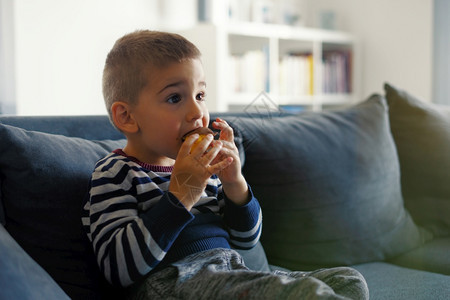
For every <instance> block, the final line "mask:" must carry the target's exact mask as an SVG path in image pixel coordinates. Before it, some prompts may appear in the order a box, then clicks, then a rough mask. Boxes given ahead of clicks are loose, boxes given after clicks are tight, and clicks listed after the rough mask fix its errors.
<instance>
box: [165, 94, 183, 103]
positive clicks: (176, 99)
mask: <svg viewBox="0 0 450 300" xmlns="http://www.w3.org/2000/svg"><path fill="white" fill-rule="evenodd" d="M180 101H181V97H180V95H172V96H170V97H169V98H167V102H169V103H178V102H180Z"/></svg>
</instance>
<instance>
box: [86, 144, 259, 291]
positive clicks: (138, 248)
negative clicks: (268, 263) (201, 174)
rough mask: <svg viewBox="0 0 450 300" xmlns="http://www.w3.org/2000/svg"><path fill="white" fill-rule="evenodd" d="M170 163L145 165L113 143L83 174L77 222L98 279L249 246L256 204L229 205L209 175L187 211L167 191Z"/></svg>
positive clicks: (115, 280)
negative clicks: (87, 182)
mask: <svg viewBox="0 0 450 300" xmlns="http://www.w3.org/2000/svg"><path fill="white" fill-rule="evenodd" d="M171 171H172V167H161V166H154V165H148V164H145V163H142V162H139V161H137V160H136V159H133V158H131V157H126V156H125V155H124V153H123V152H122V151H121V150H116V151H114V152H113V153H111V154H110V155H108V156H107V157H105V158H103V159H102V160H100V161H99V162H98V163H97V165H96V166H95V170H94V172H93V174H92V178H91V187H90V192H89V197H88V199H87V201H86V204H85V205H84V216H83V218H82V222H83V225H84V227H85V229H86V232H87V235H88V238H89V240H90V241H91V242H92V244H93V248H94V253H95V255H96V258H97V263H98V265H99V267H100V269H101V270H102V272H103V273H104V276H105V277H106V279H107V280H108V281H109V282H111V283H112V284H115V285H121V286H129V285H131V284H132V283H134V282H136V281H137V280H139V279H141V278H142V277H143V276H145V275H147V274H148V273H149V272H151V271H152V270H154V269H155V268H156V267H157V266H163V265H165V264H168V263H171V262H174V261H177V260H179V259H181V258H183V257H185V256H187V255H190V254H193V253H196V252H199V251H203V250H208V249H213V248H230V247H231V246H233V247H236V248H241V249H249V248H252V247H253V246H255V244H256V243H257V242H258V240H259V237H260V234H261V224H262V222H261V220H262V214H261V208H260V206H259V203H258V201H257V200H256V199H255V198H254V197H253V194H252V193H251V190H250V189H249V190H250V194H251V200H250V201H249V202H248V203H247V204H246V205H244V206H237V205H235V204H234V203H233V202H231V201H230V200H228V199H227V198H226V197H225V196H224V193H223V191H222V186H221V184H220V181H219V179H218V178H217V177H216V176H215V175H214V176H212V177H211V178H210V179H209V180H208V184H207V186H206V189H205V191H204V192H203V195H202V197H201V199H200V200H199V202H198V203H197V204H196V205H195V206H194V207H193V208H192V209H191V211H188V210H187V209H186V208H185V207H184V206H183V205H182V204H181V202H179V201H178V199H177V198H176V197H175V196H174V195H172V194H171V193H170V192H168V191H167V190H168V187H169V182H170V175H171Z"/></svg>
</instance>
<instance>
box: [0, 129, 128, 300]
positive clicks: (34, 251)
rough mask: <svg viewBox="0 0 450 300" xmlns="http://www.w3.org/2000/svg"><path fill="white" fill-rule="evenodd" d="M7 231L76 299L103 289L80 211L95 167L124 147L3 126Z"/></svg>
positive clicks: (0, 164) (0, 163) (0, 168)
mask: <svg viewBox="0 0 450 300" xmlns="http://www.w3.org/2000/svg"><path fill="white" fill-rule="evenodd" d="M0 140H1V141H2V142H1V143H0V180H1V193H2V201H3V204H4V209H5V215H6V229H7V230H8V232H9V233H10V234H11V235H12V236H13V237H14V239H15V240H16V241H17V242H18V243H19V244H20V246H22V247H23V249H25V251H26V252H27V253H28V254H29V255H30V256H31V257H32V258H33V259H35V260H36V261H37V262H38V263H39V264H40V265H41V266H42V267H43V268H44V269H45V270H46V271H47V272H48V273H49V274H50V275H51V276H52V277H53V278H54V279H55V280H56V281H57V282H58V284H59V285H60V286H61V287H62V288H63V289H64V290H65V292H66V293H67V294H68V295H69V296H70V297H71V298H95V297H96V296H98V291H99V289H98V288H99V287H100V286H101V285H102V284H103V280H102V276H101V274H100V272H99V271H98V268H97V267H96V263H95V258H94V255H93V253H92V250H91V246H90V244H89V242H88V240H87V238H86V235H85V234H84V233H83V229H82V225H81V209H82V202H83V198H84V197H85V195H86V193H87V187H88V183H89V178H90V175H91V173H92V170H93V167H94V165H95V162H96V161H97V160H98V159H100V158H101V157H103V156H105V155H106V154H107V153H108V152H110V151H111V150H113V149H115V148H119V147H123V146H124V140H121V141H112V140H108V141H88V140H85V139H81V138H69V137H65V136H61V135H52V134H46V133H40V132H34V131H27V130H23V129H20V128H17V127H13V126H8V125H3V124H0Z"/></svg>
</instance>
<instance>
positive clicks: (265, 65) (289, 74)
mask: <svg viewBox="0 0 450 300" xmlns="http://www.w3.org/2000/svg"><path fill="white" fill-rule="evenodd" d="M228 68H229V69H228V70H229V84H230V88H231V91H233V92H235V93H247V92H252V93H255V92H261V91H265V92H271V84H270V64H269V53H268V51H266V50H255V51H248V52H246V53H244V54H242V55H232V56H231V57H230V60H229V64H228ZM319 68H320V73H321V77H322V84H321V86H322V88H321V92H322V93H325V94H341V93H342V94H345V93H351V91H352V85H351V82H352V55H351V52H350V51H347V50H333V51H324V52H323V55H322V61H321V63H320V65H319V66H317V65H315V64H314V59H313V56H312V54H311V53H289V54H286V55H284V56H282V57H281V58H280V60H279V65H278V75H277V77H275V78H278V82H277V84H278V92H279V94H280V95H289V96H304V95H313V94H315V91H316V90H315V84H316V83H315V82H314V78H315V75H314V72H317V71H319Z"/></svg>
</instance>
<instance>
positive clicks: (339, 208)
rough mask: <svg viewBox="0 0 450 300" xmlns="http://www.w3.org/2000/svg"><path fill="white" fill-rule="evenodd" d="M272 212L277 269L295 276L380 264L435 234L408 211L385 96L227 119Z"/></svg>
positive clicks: (268, 240)
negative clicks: (316, 109)
mask: <svg viewBox="0 0 450 300" xmlns="http://www.w3.org/2000/svg"><path fill="white" fill-rule="evenodd" d="M227 121H228V122H229V123H230V124H231V125H232V127H233V128H234V129H235V131H236V135H240V136H242V137H243V142H244V147H245V157H246V162H245V165H244V168H243V172H244V175H245V176H246V179H247V180H248V182H249V184H250V185H251V186H252V188H253V191H254V193H255V195H256V197H257V198H258V199H259V201H260V203H261V206H262V210H263V220H264V224H263V233H262V244H263V246H264V249H265V251H266V254H267V257H268V260H269V263H270V264H274V265H279V266H281V267H285V268H288V269H295V270H312V269H316V268H321V267H332V266H338V265H352V264H358V263H364V262H371V261H380V260H384V259H386V258H389V257H393V256H396V255H398V254H400V253H403V252H406V251H408V250H411V249H413V248H415V247H417V246H419V245H421V244H422V243H423V242H424V240H425V239H426V238H428V233H427V232H426V231H423V230H421V229H420V228H418V227H417V226H416V225H415V224H414V222H413V221H412V219H411V217H410V215H409V213H408V212H407V211H406V210H405V209H404V207H403V199H402V195H401V187H400V168H399V163H398V157H397V153H396V149H395V144H394V141H393V139H392V135H391V133H390V128H389V120H388V114H387V105H386V102H385V99H384V98H383V97H381V96H377V95H374V96H372V97H371V98H370V99H368V100H367V101H365V102H363V103H361V104H358V105H355V106H353V107H350V108H347V109H343V110H339V111H325V112H318V113H316V112H311V113H302V114H299V115H295V116H289V117H283V118H265V119H263V118H252V117H242V118H234V119H228V120H227Z"/></svg>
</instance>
